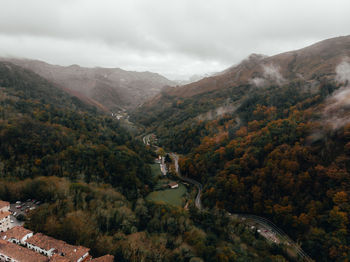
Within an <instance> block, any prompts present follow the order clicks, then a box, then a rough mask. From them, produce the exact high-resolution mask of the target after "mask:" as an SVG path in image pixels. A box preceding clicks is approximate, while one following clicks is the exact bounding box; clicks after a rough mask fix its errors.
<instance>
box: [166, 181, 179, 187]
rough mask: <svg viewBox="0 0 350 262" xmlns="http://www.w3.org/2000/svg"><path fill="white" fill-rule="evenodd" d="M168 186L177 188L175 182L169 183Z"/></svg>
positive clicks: (177, 185)
mask: <svg viewBox="0 0 350 262" xmlns="http://www.w3.org/2000/svg"><path fill="white" fill-rule="evenodd" d="M168 186H169V187H170V188H178V187H179V184H178V183H176V182H170V183H169V184H168Z"/></svg>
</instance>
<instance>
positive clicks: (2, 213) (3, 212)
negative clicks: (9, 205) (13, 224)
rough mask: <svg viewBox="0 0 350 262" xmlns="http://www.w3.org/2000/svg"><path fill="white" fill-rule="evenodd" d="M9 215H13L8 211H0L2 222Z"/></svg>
mask: <svg viewBox="0 0 350 262" xmlns="http://www.w3.org/2000/svg"><path fill="white" fill-rule="evenodd" d="M9 215H11V213H10V212H8V211H0V220H1V219H3V218H5V217H7V216H9Z"/></svg>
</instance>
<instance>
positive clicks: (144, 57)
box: [0, 0, 350, 79]
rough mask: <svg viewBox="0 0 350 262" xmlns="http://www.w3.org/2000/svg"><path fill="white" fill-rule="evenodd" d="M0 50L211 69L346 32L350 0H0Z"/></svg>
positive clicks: (101, 62)
mask: <svg viewBox="0 0 350 262" xmlns="http://www.w3.org/2000/svg"><path fill="white" fill-rule="evenodd" d="M0 4H1V9H0V43H1V45H0V56H15V57H25V58H31V59H40V60H44V61H46V62H49V63H54V64H60V65H71V64H79V65H82V66H88V67H94V66H101V67H120V68H123V69H126V70H135V71H152V72H157V73H160V74H163V75H165V76H166V77H168V78H170V79H186V78H188V77H189V76H191V75H193V74H204V73H210V72H217V71H221V70H224V69H225V68H227V67H229V66H231V65H233V64H235V63H238V62H239V61H241V60H242V59H243V58H245V57H247V56H248V55H249V54H251V53H253V52H254V53H262V54H266V55H273V54H277V53H280V52H283V51H288V50H292V49H297V48H301V47H304V46H306V45H308V44H311V43H314V42H317V41H319V40H323V39H325V38H330V37H335V36H340V35H348V34H349V31H348V30H349V28H348V27H349V24H350V16H349V14H348V11H349V10H350V2H349V1H346V0H344V1H343V0H341V1H340V0H339V1H334V0H333V1H319V0H318V1H316V0H310V1H281V0H266V1H253V0H244V1H228V0H215V1H214V0H206V1H199V0H191V1H188V0H178V1H168V0H166V1H165V0H148V1H143V0H131V1H112V0H103V1H101V0H99V1H96V0H95V1H92V0H70V1H68V0H63V1H62V0H51V1H47V0H32V1H20V0H8V1H6V0H0Z"/></svg>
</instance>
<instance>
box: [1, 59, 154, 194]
mask: <svg viewBox="0 0 350 262" xmlns="http://www.w3.org/2000/svg"><path fill="white" fill-rule="evenodd" d="M0 86H1V89H0V92H1V93H0V94H1V100H0V106H1V114H0V115H1V122H0V157H1V166H0V172H1V176H2V177H16V178H21V179H23V178H29V177H35V176H60V177H67V178H70V179H80V180H83V181H85V182H92V181H94V182H105V183H110V184H111V185H114V186H115V187H117V188H118V189H119V190H120V192H122V193H124V194H127V195H128V196H129V197H132V198H136V197H137V196H138V194H139V193H137V192H141V193H142V192H144V191H145V190H146V186H147V185H151V184H152V181H151V179H150V171H149V168H147V165H145V160H147V157H148V158H149V156H150V155H149V153H147V152H146V151H145V149H144V147H143V146H142V145H141V144H140V143H138V142H136V141H135V140H133V139H132V138H131V136H130V135H128V134H127V133H126V131H124V130H123V129H122V128H121V127H120V126H119V124H118V122H116V121H114V120H113V119H112V118H110V117H107V116H105V115H102V114H100V113H98V112H97V111H96V109H95V108H93V107H91V106H88V105H86V104H84V103H82V102H81V101H80V100H79V99H77V98H75V97H72V96H70V95H68V94H66V93H65V92H63V91H61V90H60V89H58V88H56V87H55V86H53V85H52V84H51V83H49V82H47V81H46V80H44V79H42V78H40V77H39V76H37V75H35V74H34V73H31V72H29V71H26V70H23V69H21V68H19V67H17V66H15V65H12V64H9V63H1V64H0ZM135 152H138V153H139V154H138V153H135Z"/></svg>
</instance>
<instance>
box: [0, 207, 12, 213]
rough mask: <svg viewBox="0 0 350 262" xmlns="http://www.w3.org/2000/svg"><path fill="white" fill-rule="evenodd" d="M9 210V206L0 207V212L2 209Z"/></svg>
mask: <svg viewBox="0 0 350 262" xmlns="http://www.w3.org/2000/svg"><path fill="white" fill-rule="evenodd" d="M9 210H10V206H5V207H3V208H0V212H1V211H3V212H5V211H6V212H8V211H9Z"/></svg>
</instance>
